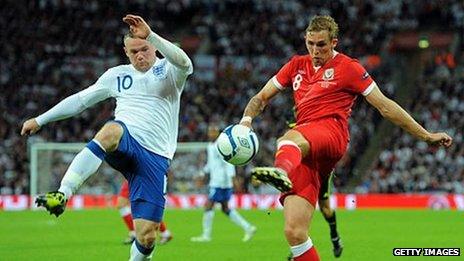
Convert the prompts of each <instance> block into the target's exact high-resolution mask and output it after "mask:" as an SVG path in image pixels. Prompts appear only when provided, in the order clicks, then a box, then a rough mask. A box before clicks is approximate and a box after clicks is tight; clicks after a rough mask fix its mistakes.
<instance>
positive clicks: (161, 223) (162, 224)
mask: <svg viewBox="0 0 464 261" xmlns="http://www.w3.org/2000/svg"><path fill="white" fill-rule="evenodd" d="M159 230H160V232H161V233H163V232H164V231H166V223H164V222H163V221H161V222H160V228H159Z"/></svg>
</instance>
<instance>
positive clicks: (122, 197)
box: [116, 180, 172, 245]
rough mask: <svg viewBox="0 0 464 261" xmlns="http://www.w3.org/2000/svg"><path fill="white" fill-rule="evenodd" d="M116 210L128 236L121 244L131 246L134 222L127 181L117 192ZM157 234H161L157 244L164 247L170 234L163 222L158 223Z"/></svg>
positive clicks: (170, 236)
mask: <svg viewBox="0 0 464 261" xmlns="http://www.w3.org/2000/svg"><path fill="white" fill-rule="evenodd" d="M116 205H117V208H118V209H119V214H121V217H122V220H123V221H124V224H126V227H127V229H128V230H129V235H128V236H127V238H126V239H125V240H124V241H123V244H125V245H129V244H132V242H134V240H135V231H134V221H133V220H132V212H131V208H130V201H129V183H128V182H127V180H124V182H123V183H122V185H121V189H120V190H119V195H118V201H117V203H116ZM159 232H160V234H161V237H160V240H159V244H160V245H164V244H166V243H167V242H169V241H171V239H172V234H171V231H169V229H168V228H167V226H166V223H164V221H161V222H160V226H159Z"/></svg>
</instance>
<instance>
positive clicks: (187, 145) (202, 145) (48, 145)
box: [29, 142, 209, 197]
mask: <svg viewBox="0 0 464 261" xmlns="http://www.w3.org/2000/svg"><path fill="white" fill-rule="evenodd" d="M86 144H87V143H67V142H37V143H33V144H31V147H30V151H29V156H30V162H31V165H30V168H29V170H30V171H29V172H30V179H29V184H30V190H29V193H30V196H31V197H35V196H36V195H37V178H38V169H39V166H38V164H39V159H38V157H39V152H40V151H44V150H55V151H67V152H79V151H81V150H82V149H83V148H84V147H85V145H86ZM208 144H209V143H208V142H179V143H178V144H177V150H176V152H195V151H201V150H205V149H206V148H207V146H208ZM174 157H175V156H174Z"/></svg>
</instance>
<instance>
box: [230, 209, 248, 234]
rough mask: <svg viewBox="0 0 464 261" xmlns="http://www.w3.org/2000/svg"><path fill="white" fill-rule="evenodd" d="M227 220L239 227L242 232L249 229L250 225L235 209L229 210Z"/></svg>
mask: <svg viewBox="0 0 464 261" xmlns="http://www.w3.org/2000/svg"><path fill="white" fill-rule="evenodd" d="M229 218H230V220H232V222H234V223H235V224H237V225H239V226H240V227H241V228H243V230H247V229H250V227H251V225H250V223H248V222H247V221H246V220H245V219H244V218H243V217H242V216H241V215H240V213H238V212H237V211H236V210H235V209H232V210H230V212H229Z"/></svg>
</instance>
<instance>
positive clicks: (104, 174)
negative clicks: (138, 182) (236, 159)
mask: <svg viewBox="0 0 464 261" xmlns="http://www.w3.org/2000/svg"><path fill="white" fill-rule="evenodd" d="M85 145H86V143H49V142H45V143H44V142H38V143H33V144H31V146H30V150H29V156H30V163H31V165H30V195H31V196H36V195H38V194H42V193H45V192H48V191H53V190H57V189H58V188H59V186H60V181H61V179H62V178H63V175H64V173H65V172H66V169H67V168H68V166H69V164H70V163H71V161H72V160H73V158H74V156H75V155H76V154H77V153H78V152H79V151H81V150H82V149H83V148H84V147H85ZM207 145H208V143H207V142H187V143H179V144H178V147H177V151H176V155H175V156H174V159H173V161H172V162H171V167H170V173H169V179H168V192H179V193H199V192H203V190H204V187H203V186H202V184H201V183H199V182H196V180H197V177H198V174H199V173H200V171H201V169H202V168H203V166H204V164H205V159H206V156H205V155H206V147H207ZM173 175H175V177H173ZM123 179H124V177H123V176H122V174H120V173H119V172H118V171H116V170H114V169H113V168H111V167H110V166H109V165H108V164H107V163H106V162H104V163H103V164H102V166H100V168H99V169H98V171H97V173H95V174H94V175H92V176H91V177H90V178H89V179H88V180H87V181H86V182H85V183H84V184H83V185H82V187H81V188H80V189H79V191H78V192H77V194H117V193H118V192H119V188H120V186H121V183H122V181H123ZM174 180H175V182H174Z"/></svg>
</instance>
